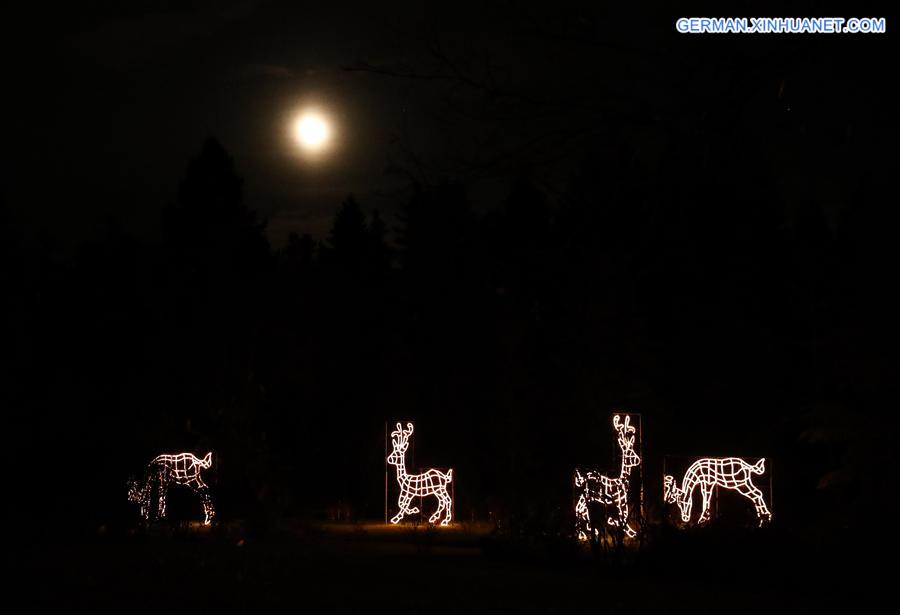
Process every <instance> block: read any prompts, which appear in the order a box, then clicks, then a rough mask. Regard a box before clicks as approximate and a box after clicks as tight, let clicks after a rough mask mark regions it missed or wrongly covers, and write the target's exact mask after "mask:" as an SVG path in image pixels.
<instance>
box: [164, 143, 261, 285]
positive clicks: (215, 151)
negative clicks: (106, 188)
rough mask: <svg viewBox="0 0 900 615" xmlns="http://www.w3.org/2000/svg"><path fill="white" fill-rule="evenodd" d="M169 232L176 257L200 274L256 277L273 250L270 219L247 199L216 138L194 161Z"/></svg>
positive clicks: (167, 218) (170, 212) (169, 216)
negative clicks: (268, 236) (267, 224)
mask: <svg viewBox="0 0 900 615" xmlns="http://www.w3.org/2000/svg"><path fill="white" fill-rule="evenodd" d="M164 231H165V235H166V241H167V243H168V245H169V248H170V250H171V253H172V256H173V257H174V259H175V260H176V261H177V262H178V263H179V264H180V265H181V266H183V267H184V268H186V269H187V270H188V271H191V272H192V273H194V274H199V275H201V276H203V275H212V276H214V277H219V278H229V277H231V276H234V275H238V276H240V277H248V276H252V275H254V274H255V273H258V272H259V270H260V269H262V268H263V267H264V265H265V261H266V258H267V257H268V253H269V245H268V240H267V239H266V235H265V223H264V222H260V221H259V220H258V219H257V215H256V212H255V211H253V210H251V209H249V208H248V207H247V205H246V204H245V203H244V195H243V180H242V179H241V178H240V177H239V176H238V175H237V172H236V171H235V168H234V162H233V160H232V159H231V156H229V155H228V153H227V152H226V151H225V149H224V148H223V147H222V146H221V145H220V144H219V142H218V141H216V140H215V139H212V138H210V139H207V140H206V142H205V143H204V144H203V147H202V148H201V150H200V153H199V154H198V155H197V157H196V158H194V159H193V160H192V161H191V162H190V165H189V166H188V170H187V173H186V175H185V177H184V179H183V180H182V182H181V185H180V186H179V190H178V198H177V201H176V203H175V205H174V206H172V207H169V208H167V209H166V211H165V213H164Z"/></svg>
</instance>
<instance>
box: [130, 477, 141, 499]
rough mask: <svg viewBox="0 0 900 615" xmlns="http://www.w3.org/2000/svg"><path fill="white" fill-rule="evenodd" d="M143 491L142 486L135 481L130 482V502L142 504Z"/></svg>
mask: <svg viewBox="0 0 900 615" xmlns="http://www.w3.org/2000/svg"><path fill="white" fill-rule="evenodd" d="M143 495H144V493H143V489H141V484H140V483H139V482H138V481H136V480H135V479H133V478H131V479H129V480H128V501H129V502H134V503H136V504H140V503H141V501H142V500H143Z"/></svg>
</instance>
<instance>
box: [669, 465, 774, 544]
mask: <svg viewBox="0 0 900 615" xmlns="http://www.w3.org/2000/svg"><path fill="white" fill-rule="evenodd" d="M765 471H766V460H765V458H763V459H760V460H759V461H757V462H756V463H754V464H749V463H747V462H746V461H744V460H743V459H740V458H739V457H723V458H714V457H706V458H703V459H698V460H697V461H695V462H694V463H693V464H691V467H689V468H688V470H687V472H685V473H684V478H683V479H682V481H681V487H679V486H678V484H677V483H676V482H675V477H674V476H669V475H666V476H665V477H664V479H663V485H664V499H665V501H666V503H667V504H676V503H677V504H678V508H679V509H681V520H682V521H684V522H685V523H688V522H689V521H690V520H691V507H692V506H693V503H694V502H693V495H694V489H696V488H697V486H699V487H700V494H701V496H702V498H703V509H702V510H701V512H700V519H699V520H698V523H706V522H707V521H709V518H710V516H711V504H712V496H713V492H714V491H715V488H716V487H723V488H725V489H731V490H733V491H737V492H738V493H740V494H741V495H742V496H744V497H745V498H748V499H749V500H751V501H752V502H753V505H754V506H756V517H757V520H758V521H759V525H760V527H762V526H763V525H765V524H766V523H768V522H769V521H771V520H772V513H771V512H769V509H768V507H766V502H765V500H764V499H763V494H762V491H760V490H759V489H758V488H757V487H756V485H754V484H753V475H754V474H763V473H765Z"/></svg>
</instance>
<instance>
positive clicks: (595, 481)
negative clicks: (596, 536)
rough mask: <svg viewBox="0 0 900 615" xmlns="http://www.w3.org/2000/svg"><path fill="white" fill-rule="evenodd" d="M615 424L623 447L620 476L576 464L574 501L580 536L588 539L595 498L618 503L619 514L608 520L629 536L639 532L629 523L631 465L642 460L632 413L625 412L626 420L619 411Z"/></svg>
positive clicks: (603, 502) (606, 503) (603, 501)
mask: <svg viewBox="0 0 900 615" xmlns="http://www.w3.org/2000/svg"><path fill="white" fill-rule="evenodd" d="M613 427H614V428H615V430H616V433H617V437H616V440H617V441H618V443H619V450H621V451H622V464H621V468H620V470H619V476H617V477H612V478H611V477H609V476H604V475H603V474H601V473H600V472H594V471H586V472H585V473H584V474H582V473H581V472H580V471H579V470H578V469H577V468H576V469H575V486H576V487H577V488H579V489H580V490H581V493H580V495H579V496H578V502H577V503H576V504H575V518H576V519H577V521H578V539H579V540H587V539H588V538H589V536H590V535H591V532H592V531H593V530H592V529H591V515H590V511H589V506H590V504H591V503H592V502H598V503H600V504H603V505H605V506H612V505H613V504H615V506H616V510H617V512H618V515H617V516H616V517H612V516H610V517H607V519H606V523H607V524H608V525H611V526H613V527H616V528H620V529H622V530H623V531H624V532H625V534H626V535H627V536H628V537H629V538H634V537H635V536H637V532H636V531H635V530H633V529H631V527H630V526H629V525H628V486H629V479H630V476H631V468H634V467H636V466H638V465H640V463H641V458H640V457H638V455H637V453H635V452H634V441H635V437H636V434H635V429H634V426H633V425H631V417H630V416H627V415H626V416H625V420H624V421H623V420H622V419H621V417H620V415H618V414H616V415H615V416H613Z"/></svg>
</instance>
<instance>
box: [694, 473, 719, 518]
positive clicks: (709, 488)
mask: <svg viewBox="0 0 900 615" xmlns="http://www.w3.org/2000/svg"><path fill="white" fill-rule="evenodd" d="M713 489H715V486H713V485H707V484H706V483H703V484H701V485H700V494H701V496H702V497H703V511H702V512H701V513H700V519H698V520H697V523H706V522H707V521H709V518H710V517H711V516H712V495H713Z"/></svg>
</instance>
